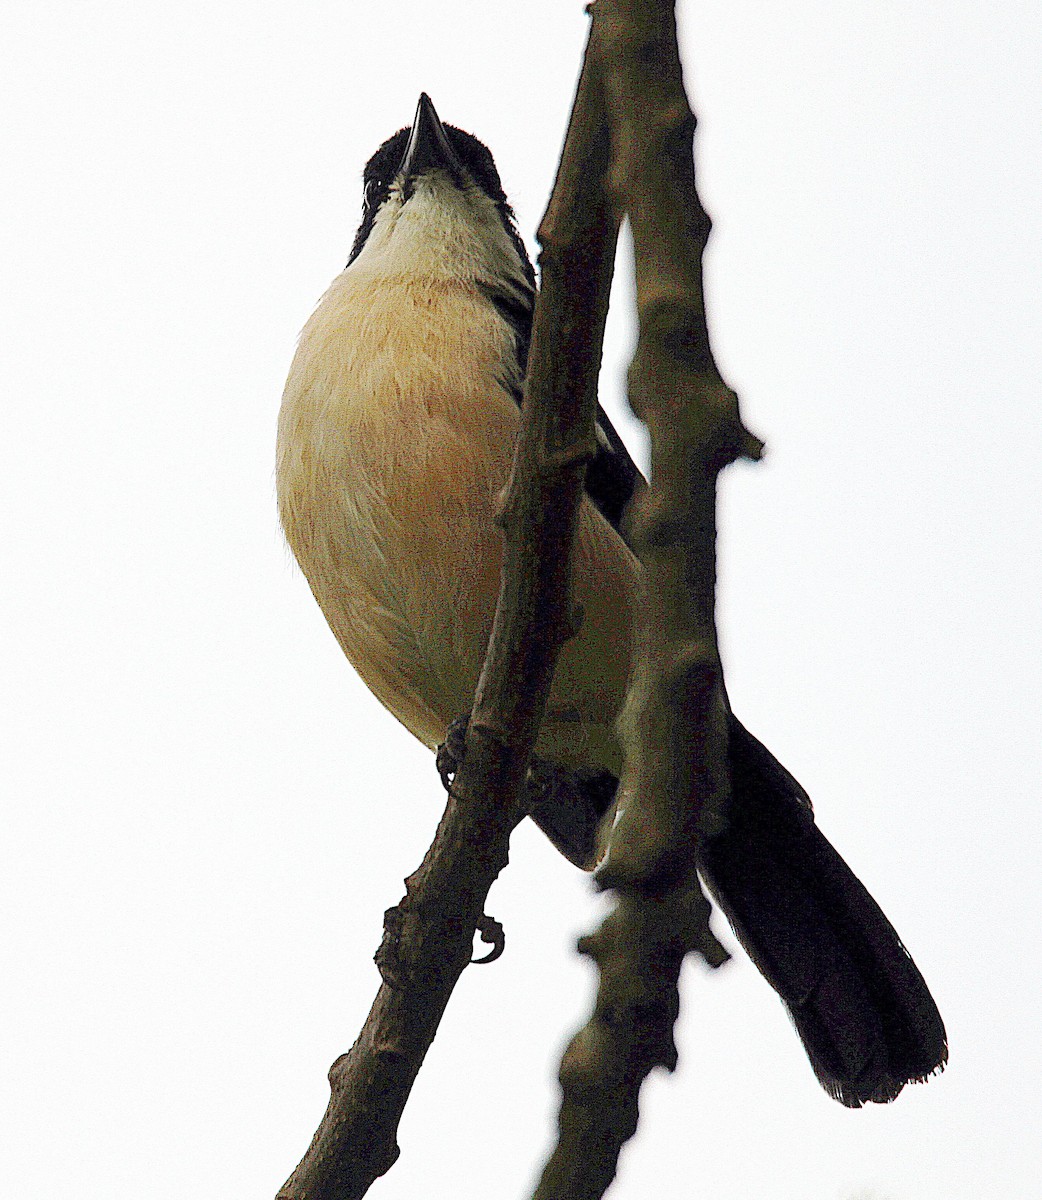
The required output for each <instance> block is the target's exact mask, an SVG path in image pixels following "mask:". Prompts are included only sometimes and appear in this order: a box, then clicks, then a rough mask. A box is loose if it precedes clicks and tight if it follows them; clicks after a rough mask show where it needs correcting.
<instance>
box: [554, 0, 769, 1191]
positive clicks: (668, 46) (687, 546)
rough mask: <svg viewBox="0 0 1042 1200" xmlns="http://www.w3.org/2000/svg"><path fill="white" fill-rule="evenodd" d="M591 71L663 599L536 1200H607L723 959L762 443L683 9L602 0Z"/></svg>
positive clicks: (646, 539) (648, 562)
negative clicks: (712, 223)
mask: <svg viewBox="0 0 1042 1200" xmlns="http://www.w3.org/2000/svg"><path fill="white" fill-rule="evenodd" d="M593 19H594V25H593V31H592V34H591V56H592V57H594V58H595V61H596V63H597V66H598V68H599V72H600V77H601V79H602V81H603V83H602V86H603V90H604V96H605V103H606V108H607V112H608V114H609V120H610V123H611V136H612V173H611V180H612V187H613V190H614V192H615V194H616V196H617V197H618V204H619V207H621V208H624V209H625V210H626V211H627V212H628V214H629V217H630V221H631V224H632V228H633V240H634V249H635V257H636V275H637V309H638V318H639V322H640V338H639V341H638V345H637V351H636V354H635V356H634V359H633V363H632V364H631V367H630V373H629V391H630V402H631V405H632V407H633V409H634V411H635V412H636V413H637V415H638V416H640V417H641V418H642V419H643V420H644V421H645V423H646V424H647V426H648V429H649V432H650V434H651V459H652V475H651V487H650V488H649V489H648V490H647V491H645V492H644V493H643V494H642V495H641V496H639V497H638V498H637V499H636V500H635V502H634V509H635V511H634V512H633V513H631V523H632V529H633V535H634V543H635V548H636V549H637V551H638V553H639V554H640V556H641V558H642V560H643V563H644V567H645V581H646V584H647V589H648V596H647V603H646V605H645V606H644V625H643V629H642V632H641V641H640V645H639V651H638V656H637V663H636V666H635V675H634V680H633V683H632V686H631V691H630V695H629V697H628V699H627V704H626V711H625V712H624V714H623V719H622V721H621V728H622V734H623V738H624V741H625V744H626V750H627V756H626V767H625V770H624V772H623V778H622V781H621V785H620V790H619V799H618V815H617V819H616V822H615V824H614V826H613V829H612V831H611V834H610V836H609V839H608V848H607V858H606V861H605V862H604V864H603V865H602V867H601V868H600V870H599V872H598V881H599V882H600V883H601V884H602V885H603V886H609V887H613V888H615V889H616V891H617V893H618V895H617V902H616V905H615V908H614V909H613V911H612V912H611V914H609V916H608V917H607V918H606V920H605V921H604V923H603V924H602V926H601V928H600V929H599V930H598V931H597V932H596V933H595V934H593V935H592V936H591V937H589V938H585V939H583V942H582V943H581V945H580V948H581V949H582V951H583V952H584V953H587V954H589V955H591V956H592V957H593V958H594V959H595V961H596V962H597V965H598V968H599V971H600V983H599V989H598V994H597V1000H596V1004H595V1008H594V1012H593V1015H592V1016H591V1018H590V1020H589V1022H588V1023H587V1025H586V1026H585V1027H584V1028H583V1029H581V1030H580V1031H579V1033H578V1034H576V1036H575V1037H574V1038H573V1040H572V1042H571V1044H570V1045H569V1047H568V1049H567V1051H566V1052H565V1056H564V1059H563V1061H562V1064H561V1084H562V1088H563V1093H564V1094H563V1099H562V1105H561V1112H560V1117H559V1139H558V1144H557V1146H556V1148H555V1150H554V1152H553V1154H552V1155H551V1157H550V1159H549V1161H548V1163H547V1165H546V1168H545V1170H544V1172H543V1176H542V1178H541V1180H540V1182H539V1185H538V1187H537V1189H536V1192H535V1200H596V1198H597V1197H600V1196H601V1195H603V1193H604V1191H605V1189H606V1188H607V1187H608V1185H609V1184H610V1183H611V1181H612V1179H613V1178H614V1175H615V1172H616V1169H617V1163H618V1155H619V1152H620V1150H621V1147H622V1145H623V1144H624V1143H625V1141H626V1140H627V1139H628V1138H629V1137H631V1136H632V1135H633V1133H634V1132H635V1130H636V1128H637V1116H638V1097H639V1092H640V1086H641V1083H642V1082H643V1080H644V1078H645V1076H646V1075H647V1074H648V1073H649V1072H650V1071H651V1070H652V1068H653V1067H655V1066H664V1067H666V1068H667V1069H668V1070H672V1069H673V1068H674V1066H675V1065H676V1048H675V1046H674V1043H673V1025H674V1022H675V1020H676V1017H677V1014H678V1012H679V1007H680V997H679V992H678V989H677V981H678V978H679V974H680V968H681V965H682V963H683V959H684V957H685V955H686V954H687V953H688V952H690V951H698V952H700V953H701V954H702V956H703V957H704V958H705V960H706V961H707V962H708V963H710V964H711V965H714V966H716V965H719V964H720V963H722V962H723V961H724V960H725V959H726V957H727V955H726V952H725V951H724V949H723V947H721V946H720V944H719V943H718V942H717V941H716V939H715V938H714V937H713V934H712V933H711V931H710V929H709V924H708V918H709V911H710V910H709V905H708V903H707V901H706V899H705V897H704V895H703V893H702V890H701V885H700V884H699V881H698V876H697V873H696V855H697V851H698V846H699V843H700V839H701V838H702V837H704V836H705V835H707V834H710V833H714V832H717V831H718V830H719V829H721V828H722V827H723V825H724V823H725V820H726V807H727V802H728V797H729V777H728V768H727V725H726V714H727V708H726V700H725V696H724V691H723V680H722V675H721V671H720V663H719V654H718V651H717V644H716V631H715V626H714V609H715V580H716V559H715V542H716V511H715V505H716V477H717V474H718V473H719V471H720V470H721V469H722V468H723V467H724V466H725V465H726V464H727V463H729V462H731V461H733V460H734V459H735V458H736V457H738V456H739V455H740V454H745V455H747V456H749V457H752V458H757V457H759V454H760V452H761V449H762V445H761V443H760V442H759V441H758V439H756V438H755V437H753V435H752V434H750V433H749V432H748V431H747V430H746V429H745V428H744V426H743V425H742V424H741V421H740V419H739V416H738V400H737V397H736V396H735V394H734V393H733V392H732V391H731V390H730V389H729V388H728V387H727V386H726V385H725V384H724V382H723V380H722V379H721V378H720V374H719V372H718V370H717V368H716V365H715V363H714V362H713V357H712V353H711V350H710V347H709V335H708V331H707V327H706V318H705V307H704V301H703V291H702V255H703V252H704V249H705V245H706V240H707V238H708V235H709V219H708V217H707V216H706V214H705V212H704V210H703V209H702V207H701V204H700V203H699V201H698V196H697V193H696V191H695V179H694V163H693V158H692V138H693V134H694V127H695V120H694V116H693V115H692V113H691V110H690V108H689V106H688V102H687V97H686V95H685V93H684V87H683V80H682V75H681V66H680V58H679V52H678V47H677V40H676V25H675V14H674V11H673V5H672V3H671V0H597V3H596V4H595V5H594V8H593Z"/></svg>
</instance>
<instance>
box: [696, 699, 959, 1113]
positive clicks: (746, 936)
mask: <svg viewBox="0 0 1042 1200" xmlns="http://www.w3.org/2000/svg"><path fill="white" fill-rule="evenodd" d="M730 759H731V785H732V794H733V811H732V816H731V823H730V825H729V827H728V828H727V830H726V831H725V832H724V833H722V834H721V835H720V836H719V837H717V838H714V839H713V841H712V842H710V843H709V844H708V845H707V846H706V847H705V849H704V851H703V856H702V861H701V864H700V867H701V870H702V874H703V876H704V878H705V881H706V883H707V885H708V887H709V889H710V891H711V892H712V894H713V895H714V897H715V898H716V900H717V902H718V904H719V905H720V907H721V908H722V909H723V911H724V913H725V914H726V915H727V918H728V920H729V921H730V922H731V925H732V927H733V928H734V931H735V933H736V935H737V936H738V939H739V941H740V942H741V943H742V945H743V946H744V947H745V949H746V951H747V952H748V954H749V957H750V958H751V959H752V960H753V962H754V963H755V964H756V966H757V967H758V968H759V969H760V971H761V972H762V973H763V975H764V977H765V978H766V979H767V980H768V982H769V983H770V984H771V986H772V987H773V988H774V989H775V991H777V993H778V995H779V996H781V998H782V1000H783V1001H784V1002H785V1006H786V1008H787V1009H788V1010H789V1014H790V1016H791V1017H792V1020H793V1023H794V1024H795V1026H796V1029H797V1032H798V1033H799V1035H800V1038H801V1039H802V1040H803V1044H804V1046H805V1047H806V1050H807V1054H808V1055H809V1057H810V1061H811V1065H812V1066H813V1068H814V1073H815V1074H816V1075H817V1077H818V1079H819V1080H820V1081H821V1084H822V1086H823V1087H824V1088H825V1089H826V1091H828V1092H829V1094H830V1095H832V1096H834V1097H835V1098H836V1099H837V1100H839V1101H840V1102H841V1103H843V1104H846V1105H847V1106H848V1107H851V1108H858V1107H860V1106H861V1105H862V1104H865V1103H867V1102H869V1101H874V1102H876V1103H883V1102H885V1101H888V1100H893V1099H894V1097H895V1096H897V1094H898V1093H899V1092H900V1091H901V1089H902V1088H903V1087H904V1085H905V1084H906V1083H912V1082H918V1081H921V1080H924V1079H925V1078H926V1077H927V1076H929V1075H931V1074H933V1073H934V1072H937V1071H940V1070H941V1069H942V1068H943V1066H944V1064H945V1062H946V1061H947V1058H948V1045H947V1040H946V1036H945V1031H944V1024H943V1022H942V1021H941V1016H940V1013H938V1011H937V1006H936V1005H935V1004H934V1002H933V998H932V996H931V995H930V992H929V990H928V989H927V986H926V984H925V982H924V981H923V977H922V975H920V974H919V971H918V969H917V968H916V965H915V963H914V962H912V959H911V957H910V956H909V954H908V951H907V950H906V949H905V948H904V946H903V945H902V944H901V940H900V938H899V937H898V936H897V933H896V932H895V931H894V928H893V926H892V925H891V924H890V922H889V921H888V920H887V919H886V917H885V916H884V915H883V913H882V912H881V911H880V909H879V906H878V905H877V904H876V902H875V901H874V900H873V899H872V897H871V896H870V895H869V894H868V892H867V891H866V890H865V887H864V886H863V884H862V883H861V882H860V880H859V879H858V878H857V877H856V876H855V875H854V873H853V871H851V870H850V868H849V867H848V866H847V864H846V863H845V862H844V861H843V859H842V858H840V856H839V855H838V854H837V853H836V851H835V850H834V849H833V848H832V846H831V845H830V844H829V842H828V841H827V840H826V839H825V837H824V836H823V835H822V834H821V832H820V831H819V829H818V827H817V826H816V825H815V823H814V815H813V812H812V810H811V804H810V799H809V798H808V796H807V794H806V792H805V791H804V790H803V788H802V787H800V785H799V784H798V783H797V782H796V780H795V779H794V778H793V777H792V776H791V775H790V774H789V772H788V771H786V770H785V768H784V767H783V766H782V765H781V764H780V763H779V762H778V761H777V760H776V759H775V758H774V756H773V755H772V754H771V753H770V751H769V750H767V748H766V747H765V746H763V745H761V743H760V742H758V741H757V740H756V738H754V737H753V736H752V734H750V733H749V732H748V730H746V729H745V727H744V726H743V725H742V724H741V723H740V722H739V721H738V720H736V719H735V718H733V717H732V718H731V727H730Z"/></svg>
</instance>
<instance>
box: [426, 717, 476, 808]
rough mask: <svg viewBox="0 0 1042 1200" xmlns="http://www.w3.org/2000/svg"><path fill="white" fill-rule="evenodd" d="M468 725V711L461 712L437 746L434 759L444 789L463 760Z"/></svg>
mask: <svg viewBox="0 0 1042 1200" xmlns="http://www.w3.org/2000/svg"><path fill="white" fill-rule="evenodd" d="M469 725H470V713H461V714H460V715H459V716H458V717H457V718H456V719H455V720H454V721H453V722H452V724H451V725H450V726H449V727H448V729H446V731H445V741H443V742H442V744H441V745H440V746H439V747H438V750H437V755H436V757H435V759H434V761H435V764H436V765H437V768H438V774H439V775H440V776H441V783H442V787H444V789H445V790H446V791H448V790H449V788H450V787H451V786H452V781H453V779H455V777H456V772H457V771H458V770H459V769H460V764H461V763H462V762H463V755H464V754H465V753H466V749H467V727H468V726H469Z"/></svg>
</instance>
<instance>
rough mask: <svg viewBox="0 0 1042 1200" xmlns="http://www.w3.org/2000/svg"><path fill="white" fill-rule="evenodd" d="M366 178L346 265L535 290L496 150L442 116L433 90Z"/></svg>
mask: <svg viewBox="0 0 1042 1200" xmlns="http://www.w3.org/2000/svg"><path fill="white" fill-rule="evenodd" d="M363 179H364V183H365V200H364V205H363V209H362V224H361V225H360V227H359V229H358V233H357V235H356V236H355V243H354V246H353V247H352V250H351V257H350V258H349V259H348V267H353V268H355V269H358V270H364V271H366V272H367V273H369V274H371V275H373V276H374V277H378V278H380V277H382V278H388V279H389V278H394V277H409V276H422V277H424V278H429V279H445V280H454V281H457V282H462V283H470V284H474V285H477V286H492V287H495V288H500V289H501V288H503V287H504V286H507V287H508V288H509V289H510V290H511V291H517V292H519V293H521V294H525V295H527V296H528V297H531V294H532V292H533V290H534V286H535V276H534V273H533V271H532V264H531V263H530V261H529V258H528V254H527V252H526V251H525V247H524V243H523V242H522V241H521V238H520V236H519V234H518V232H517V227H516V225H515V224H514V214H513V210H512V209H511V208H510V205H509V204H508V203H507V198H506V196H505V194H504V192H503V186H502V184H501V183H500V180H499V172H498V171H497V170H496V164H495V162H494V161H493V159H492V155H491V154H490V153H489V151H488V148H487V147H486V146H485V145H484V144H483V143H482V142H479V141H478V139H477V138H476V137H474V135H473V134H470V133H465V132H464V131H463V130H462V129H457V128H455V126H453V125H443V124H442V123H441V121H440V120H439V119H438V114H437V112H435V109H434V105H433V104H432V103H431V100H430V97H429V96H428V95H427V94H426V92H424V93H423V94H422V95H421V96H420V101H419V103H418V104H417V106H416V116H415V119H414V120H413V123H412V126H411V127H409V126H406V127H405V128H404V129H400V130H399V131H398V132H397V133H396V134H395V135H394V136H393V137H390V138H388V139H387V141H386V142H384V144H383V145H382V146H381V147H380V148H379V150H377V152H376V153H375V154H374V155H373V157H372V158H371V159H370V160H369V162H368V163H367V164H366V167H365V172H364V176H363Z"/></svg>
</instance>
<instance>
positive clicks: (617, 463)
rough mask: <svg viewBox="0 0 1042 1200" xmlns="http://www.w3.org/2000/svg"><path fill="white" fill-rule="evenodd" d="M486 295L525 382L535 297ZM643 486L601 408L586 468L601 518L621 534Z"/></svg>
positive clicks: (492, 291)
mask: <svg viewBox="0 0 1042 1200" xmlns="http://www.w3.org/2000/svg"><path fill="white" fill-rule="evenodd" d="M482 291H484V293H485V295H486V296H487V297H488V298H489V300H490V301H491V302H492V303H493V304H494V305H495V306H496V310H497V311H498V313H499V315H500V316H501V317H502V318H503V320H504V321H506V323H507V324H508V325H509V326H510V328H511V329H512V330H513V333H514V350H515V353H516V355H517V364H518V373H517V379H518V380H520V379H523V378H524V376H525V372H526V371H527V369H528V347H529V343H530V342H531V339H532V305H533V302H534V300H535V293H534V292H533V293H531V294H527V293H522V292H520V291H518V290H516V289H515V288H509V287H505V286H497V285H496V284H491V283H487V284H483V285H482ZM504 382H506V381H504ZM508 386H509V390H510V392H511V393H512V394H513V397H514V399H515V400H516V401H517V403H518V407H520V405H521V388H520V386H519V385H518V384H517V383H516V382H513V383H509V384H508ZM643 482H644V477H643V475H641V473H640V471H639V469H638V468H637V464H636V463H635V462H634V461H633V459H632V458H631V457H630V452H629V451H628V450H627V449H626V443H625V442H624V441H623V440H622V438H621V437H619V435H618V433H617V432H616V430H615V426H614V425H613V424H612V423H611V421H610V420H609V419H608V414H607V413H606V412H605V411H604V409H603V408H602V407H601V406H600V405H599V404H598V405H597V453H596V454H595V455H594V458H593V460H592V461H591V462H590V464H589V465H588V466H587V468H586V494H587V495H588V496H589V497H590V499H591V500H592V501H593V503H594V504H595V505H596V506H597V508H598V509H599V510H600V512H601V515H602V516H603V517H605V519H606V520H607V521H608V522H609V523H610V524H611V525H612V527H613V528H614V529H615V530H617V531H618V532H620V533H621V532H622V529H621V524H622V518H623V514H624V513H625V511H626V506H627V505H628V504H629V502H630V500H631V499H632V498H633V493H634V491H635V490H636V489H637V486H638V485H639V484H641V483H643Z"/></svg>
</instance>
